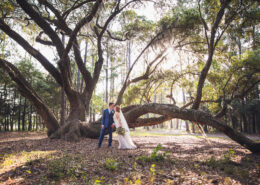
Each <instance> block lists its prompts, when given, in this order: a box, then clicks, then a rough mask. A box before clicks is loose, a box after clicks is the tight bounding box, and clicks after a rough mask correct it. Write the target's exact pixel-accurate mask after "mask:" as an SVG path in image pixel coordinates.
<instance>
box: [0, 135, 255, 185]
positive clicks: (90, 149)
mask: <svg viewBox="0 0 260 185" xmlns="http://www.w3.org/2000/svg"><path fill="white" fill-rule="evenodd" d="M133 140H134V142H135V143H136V144H137V145H138V149H136V150H118V149H117V147H118V142H117V141H116V137H114V140H113V146H112V147H111V148H108V147H107V142H108V141H107V139H105V140H104V141H103V146H102V147H101V148H100V149H98V148H97V142H98V140H97V139H88V138H82V139H81V141H80V142H77V143H71V142H67V141H64V140H50V139H48V138H47V136H46V134H45V133H42V132H8V133H0V184H203V185H206V184H225V185H228V184H259V183H260V165H259V164H260V156H258V155H255V154H251V153H250V152H249V151H248V150H246V149H244V148H242V147H241V146H240V145H238V144H236V143H235V142H233V141H232V140H229V139H221V138H210V139H208V140H209V141H210V142H209V143H208V142H205V140H204V139H203V138H200V137H195V136H189V135H186V136H151V135H149V136H147V137H146V136H133ZM158 144H161V146H162V148H160V147H159V148H157V149H158V151H157V152H154V151H155V148H156V147H157V146H158ZM154 153H155V154H154Z"/></svg>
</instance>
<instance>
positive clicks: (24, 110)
mask: <svg viewBox="0 0 260 185" xmlns="http://www.w3.org/2000/svg"><path fill="white" fill-rule="evenodd" d="M26 106H27V105H26V98H24V104H23V115H22V131H25V116H26Z"/></svg>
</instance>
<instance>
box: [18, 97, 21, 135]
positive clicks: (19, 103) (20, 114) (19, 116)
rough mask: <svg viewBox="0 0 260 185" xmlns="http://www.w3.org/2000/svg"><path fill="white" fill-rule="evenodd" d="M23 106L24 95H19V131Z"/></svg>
mask: <svg viewBox="0 0 260 185" xmlns="http://www.w3.org/2000/svg"><path fill="white" fill-rule="evenodd" d="M21 107H22V96H21V95H20V96H19V107H18V108H19V110H18V131H20V130H21Z"/></svg>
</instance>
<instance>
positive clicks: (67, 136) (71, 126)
mask: <svg viewBox="0 0 260 185" xmlns="http://www.w3.org/2000/svg"><path fill="white" fill-rule="evenodd" d="M98 127H100V125H99V124H94V123H92V124H90V123H87V122H82V121H80V120H78V119H71V120H67V121H66V122H65V124H64V125H63V126H62V127H60V128H59V129H58V130H57V131H56V132H55V133H53V134H52V135H51V136H50V138H51V139H64V140H66V141H74V142H77V141H79V140H80V138H81V137H88V138H97V137H98V136H99V132H98V131H99V130H100V129H99V128H98Z"/></svg>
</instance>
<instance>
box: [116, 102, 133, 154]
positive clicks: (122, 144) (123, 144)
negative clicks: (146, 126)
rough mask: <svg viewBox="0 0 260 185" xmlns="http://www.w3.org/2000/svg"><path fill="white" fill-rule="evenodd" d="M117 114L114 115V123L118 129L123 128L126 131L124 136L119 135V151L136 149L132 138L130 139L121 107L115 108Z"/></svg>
mask: <svg viewBox="0 0 260 185" xmlns="http://www.w3.org/2000/svg"><path fill="white" fill-rule="evenodd" d="M114 109H115V114H114V117H113V118H114V122H115V126H116V128H119V127H122V128H124V129H125V134H124V135H119V134H118V136H117V137H118V143H119V146H118V149H136V148H137V147H136V145H135V144H134V143H133V141H132V139H131V137H130V130H129V127H128V125H127V122H126V120H125V117H124V115H123V113H122V112H121V110H120V107H119V106H118V105H117V106H115V108H114Z"/></svg>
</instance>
